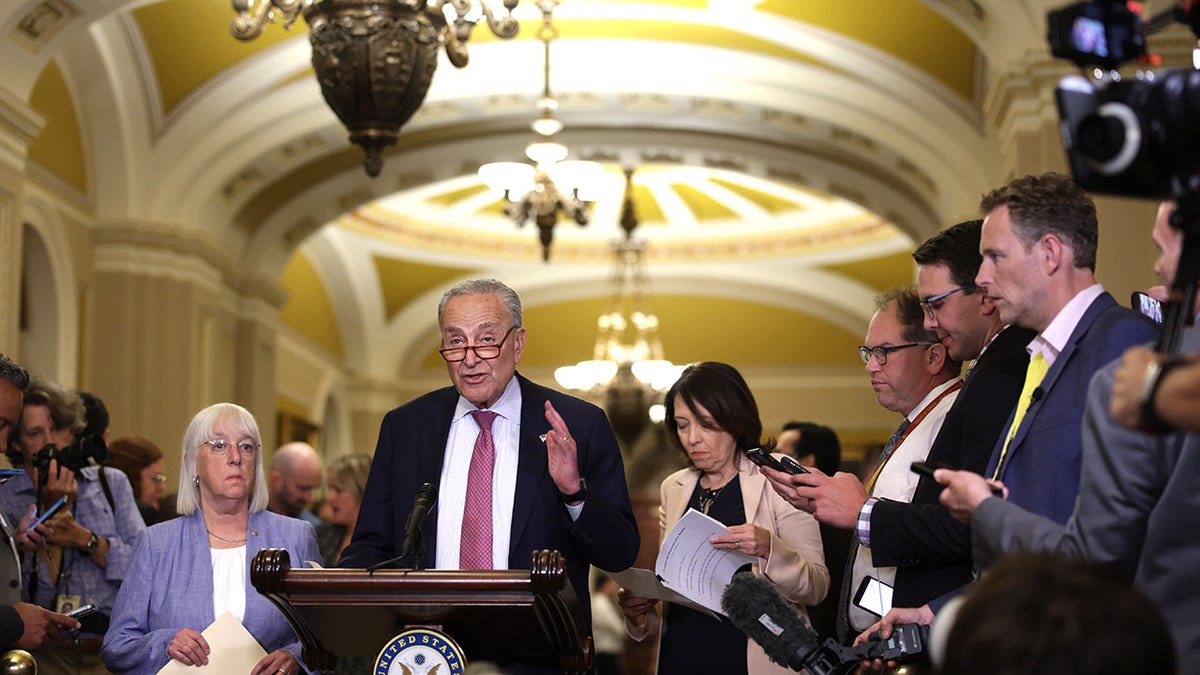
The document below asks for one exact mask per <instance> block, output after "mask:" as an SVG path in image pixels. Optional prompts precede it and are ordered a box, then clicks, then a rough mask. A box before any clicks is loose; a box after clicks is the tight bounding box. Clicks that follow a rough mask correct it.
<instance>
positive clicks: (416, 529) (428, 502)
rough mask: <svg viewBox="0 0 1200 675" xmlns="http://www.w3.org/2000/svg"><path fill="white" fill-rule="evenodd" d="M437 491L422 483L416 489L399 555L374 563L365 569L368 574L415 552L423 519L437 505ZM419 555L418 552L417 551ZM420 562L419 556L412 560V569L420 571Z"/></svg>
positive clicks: (434, 487)
mask: <svg viewBox="0 0 1200 675" xmlns="http://www.w3.org/2000/svg"><path fill="white" fill-rule="evenodd" d="M437 495H438V489H437V486H436V485H434V484H433V483H423V484H422V485H421V487H419V488H417V496H416V498H414V499H413V507H412V511H410V512H409V514H408V522H407V523H406V524H405V525H404V543H403V544H401V545H400V555H398V556H396V557H395V558H391V559H388V560H384V561H383V562H380V563H375V564H374V565H371V566H370V567H368V568H367V571H368V572H374V571H375V570H377V569H379V568H380V567H387V566H388V565H391V564H393V563H396V562H398V561H400V560H403V559H404V557H405V556H407V555H408V554H410V553H413V552H414V551H416V550H417V549H418V548H419V546H418V544H419V543H420V541H421V534H422V531H423V529H424V526H425V518H427V517H428V516H429V510H430V509H432V508H433V505H434V504H436V503H437ZM417 553H419V551H417ZM420 568H421V561H420V558H419V556H418V557H415V558H414V560H413V569H420Z"/></svg>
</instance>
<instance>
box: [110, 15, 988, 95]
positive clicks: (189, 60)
mask: <svg viewBox="0 0 1200 675" xmlns="http://www.w3.org/2000/svg"><path fill="white" fill-rule="evenodd" d="M594 1H595V0H594ZM604 2H606V3H613V4H639V5H652V6H662V7H668V8H675V9H679V10H681V11H680V13H679V19H678V20H670V21H668V20H658V19H656V20H646V21H629V20H627V19H598V18H586V19H574V20H572V19H556V21H555V24H556V26H557V27H558V29H559V31H560V33H561V34H562V35H563V36H564V37H569V38H570V39H639V40H641V39H644V40H657V41H667V42H677V43H689V44H699V45H711V46H717V47H727V48H731V49H737V50H740V51H746V52H751V53H757V54H761V55H764V56H771V57H777V58H783V59H788V60H791V61H796V62H802V63H806V64H810V65H816V66H819V67H822V68H826V69H829V70H834V71H838V72H841V69H840V68H839V67H838V64H837V63H835V62H829V61H824V60H821V59H814V58H813V57H811V56H809V55H807V54H805V53H802V52H800V51H799V50H797V49H789V48H787V47H785V46H783V45H780V44H778V43H777V42H772V41H769V40H765V39H762V38H760V37H758V36H755V35H750V34H747V33H744V32H741V31H739V30H736V29H731V28H725V27H723V26H717V25H705V24H702V23H699V22H695V21H692V17H693V15H691V14H689V11H692V10H701V9H705V8H706V7H707V3H706V2H702V1H700V0H685V1H680V0H641V1H640V2H633V1H632V0H604ZM869 5H870V11H863V6H862V5H861V4H860V3H854V2H845V1H844V0H765V1H764V2H760V3H759V4H758V5H757V6H756V7H755V9H757V10H759V11H763V12H767V13H771V14H776V15H778V16H780V17H782V18H783V19H785V20H789V21H797V22H803V23H807V24H810V25H813V26H816V27H818V28H823V29H826V30H830V31H833V32H835V33H841V34H843V35H846V36H847V37H849V38H851V39H854V40H858V41H860V42H863V43H865V44H869V45H872V46H874V47H875V48H877V49H879V50H881V51H883V52H886V53H889V54H892V55H893V56H895V57H897V58H899V59H902V60H904V61H907V62H908V63H910V64H912V65H913V66H915V67H916V68H918V69H920V70H923V71H925V72H927V73H929V74H930V75H932V76H933V77H934V78H936V79H938V80H940V81H942V82H943V83H944V84H945V85H946V86H948V87H949V88H950V89H952V90H953V91H955V92H956V93H957V94H958V95H959V96H962V97H963V98H966V99H968V100H969V99H970V98H971V97H972V91H973V75H974V72H975V71H974V63H975V58H976V50H975V46H974V44H972V42H971V41H970V39H969V38H968V37H967V36H966V35H965V34H963V33H962V32H961V31H960V30H958V28H957V27H956V26H954V25H953V24H952V23H950V22H949V21H947V20H945V19H944V18H942V17H941V15H939V14H938V13H936V12H934V11H933V10H931V9H929V8H928V7H926V6H925V5H924V4H923V3H922V2H920V0H890V1H889V2H873V3H869ZM132 15H133V18H134V21H135V22H136V24H137V25H138V27H139V29H140V32H141V34H142V40H143V42H144V45H145V48H146V53H147V54H149V56H150V61H151V63H152V66H153V69H154V74H155V77H156V79H157V82H158V89H159V95H160V103H161V105H162V110H163V111H170V110H171V109H172V108H173V107H174V106H175V105H176V104H178V103H179V102H180V101H181V100H182V99H183V98H184V97H185V96H187V94H188V93H189V92H191V91H192V90H194V89H195V88H196V87H199V86H200V85H202V84H203V83H204V82H206V81H207V80H209V79H210V78H212V77H213V76H215V75H217V74H218V73H220V72H221V71H222V70H224V69H226V68H229V67H231V66H233V65H235V64H236V63H237V62H238V61H240V60H242V59H244V58H246V57H247V56H250V55H252V54H254V53H256V52H258V51H260V50H262V49H265V48H267V47H269V46H271V45H274V44H277V43H279V42H281V41H283V40H288V39H302V38H303V36H304V35H305V34H306V32H305V30H304V26H303V25H302V23H301V22H300V21H297V25H295V26H293V27H292V30H291V31H286V30H284V29H283V28H282V26H279V25H270V26H268V27H267V29H266V30H265V31H264V32H263V34H262V35H260V36H259V37H258V38H256V39H254V40H252V41H250V42H241V41H239V40H237V39H235V38H234V37H233V36H232V35H230V33H229V26H230V23H231V22H232V20H233V16H234V15H233V11H232V10H231V9H230V7H229V5H228V4H227V3H220V2H211V0H168V1H166V2H159V3H154V4H150V5H145V6H143V7H140V8H138V9H135V10H133V12H132ZM183 26H186V27H187V30H180V27H183ZM536 28H537V23H536V22H522V27H521V32H520V34H519V35H518V36H517V37H516V38H515V39H517V40H532V39H536V32H537V31H536ZM495 39H496V38H495V37H494V36H492V35H491V34H490V33H489V32H488V31H487V30H483V29H479V30H475V31H474V32H473V34H472V36H471V42H473V43H485V42H489V41H493V40H495Z"/></svg>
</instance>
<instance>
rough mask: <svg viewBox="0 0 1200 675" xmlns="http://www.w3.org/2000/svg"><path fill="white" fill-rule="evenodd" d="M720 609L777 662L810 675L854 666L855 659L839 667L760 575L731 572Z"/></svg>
mask: <svg viewBox="0 0 1200 675" xmlns="http://www.w3.org/2000/svg"><path fill="white" fill-rule="evenodd" d="M721 609H723V610H724V611H725V614H726V616H728V617H729V621H730V622H731V623H733V625H734V626H736V627H737V628H738V630H740V631H742V632H743V633H745V634H746V637H748V638H750V639H751V640H754V641H755V642H757V643H758V644H759V646H761V647H762V648H763V651H765V652H766V653H767V656H768V657H770V659H771V660H772V661H774V662H775V663H778V664H779V665H781V666H784V667H786V668H791V669H792V670H796V671H799V670H801V669H803V668H807V669H808V671H809V672H810V673H812V675H827V674H832V673H837V674H839V675H840V674H845V673H851V672H853V671H854V670H855V669H857V668H858V665H859V662H858V660H852V661H851V662H850V663H848V664H845V665H846V666H847V667H840V666H842V665H843V664H842V660H841V659H840V658H838V656H837V654H836V653H830V650H828V649H825V648H823V647H821V644H820V639H821V638H820V636H819V635H817V633H816V631H814V630H813V629H812V628H809V627H808V624H806V623H805V622H804V619H803V618H802V617H801V616H800V615H799V614H797V613H796V610H795V609H793V608H792V606H791V605H790V604H788V602H787V601H786V600H784V599H783V597H782V596H780V595H779V591H777V590H775V586H773V585H772V584H771V582H770V581H767V580H766V579H764V578H762V577H758V576H755V575H754V574H748V573H741V574H735V575H733V580H732V581H730V582H729V585H728V586H726V587H725V592H724V593H722V594H721ZM830 642H833V641H832V640H830Z"/></svg>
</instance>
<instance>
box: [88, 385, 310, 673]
mask: <svg viewBox="0 0 1200 675" xmlns="http://www.w3.org/2000/svg"><path fill="white" fill-rule="evenodd" d="M179 486H180V487H179V498H178V502H177V508H178V510H179V516H180V517H179V518H177V519H175V520H170V521H167V522H164V523H159V524H158V525H155V526H153V527H151V528H149V529H147V530H146V531H144V532H143V533H142V534H141V535H139V537H138V539H137V541H136V543H135V545H134V551H133V561H132V562H131V563H130V566H129V571H128V572H127V573H126V575H125V581H124V583H122V584H121V590H120V592H119V593H118V594H117V602H116V606H115V607H114V608H113V615H112V624H111V626H110V627H109V630H108V634H107V635H105V638H104V648H103V649H102V650H101V652H100V655H101V657H102V658H103V659H104V663H105V664H106V665H107V666H108V667H109V669H110V670H112V671H113V672H116V673H137V674H142V673H145V674H147V675H149V674H153V673H157V672H158V671H159V670H160V669H161V668H162V667H163V666H164V665H166V664H167V662H168V661H170V660H172V659H173V660H176V661H179V662H180V663H183V664H185V665H195V666H199V665H205V664H207V663H208V654H209V651H210V646H209V644H208V643H207V642H206V641H205V639H204V636H202V635H201V634H200V631H202V630H204V629H205V628H206V627H207V626H208V625H209V624H211V623H212V622H213V621H214V620H215V619H216V618H217V617H220V616H222V615H223V614H225V613H226V612H231V613H232V614H233V615H234V616H235V617H237V619H238V620H239V621H241V622H242V624H243V625H245V626H246V628H247V630H249V631H250V634H251V635H253V636H254V638H255V639H256V640H258V642H259V644H260V645H262V647H263V649H265V650H266V651H267V652H268V653H267V655H266V656H264V657H263V658H262V659H261V660H259V662H258V663H257V664H256V665H255V666H254V669H253V670H252V671H251V675H271V674H276V673H277V674H279V675H296V673H298V672H305V669H304V668H303V666H302V665H301V663H300V641H299V640H298V639H297V638H296V635H295V633H294V632H293V631H292V628H291V626H290V625H288V623H287V621H286V620H285V619H284V618H283V615H282V614H281V613H280V612H279V610H278V609H276V608H275V606H274V605H272V604H271V603H270V602H269V601H268V600H267V599H266V598H264V597H263V596H262V595H260V594H259V593H258V592H257V591H255V589H254V588H253V587H252V586H251V585H250V573H249V569H250V560H251V559H252V558H253V557H254V555H255V554H257V553H258V551H259V550H261V549H264V548H286V549H287V550H288V553H289V554H290V555H291V559H292V564H293V565H294V566H297V567H299V566H301V565H303V564H304V563H305V562H306V561H309V560H320V559H321V558H320V553H319V552H318V550H317V540H316V536H315V535H314V533H313V529H312V526H311V525H309V524H308V523H306V522H304V521H303V520H300V519H298V518H288V517H286V516H280V515H277V514H274V513H271V512H269V511H267V510H266V506H267V485H266V481H265V479H264V478H263V463H262V443H261V437H260V436H259V433H258V424H257V423H256V422H255V421H254V416H253V415H251V414H250V413H249V411H247V410H246V409H245V408H242V407H241V406H238V405H234V404H232V403H217V404H215V405H212V406H209V407H207V408H205V409H204V410H201V411H200V412H199V413H197V414H196V416H195V417H194V418H192V422H191V424H189V425H188V428H187V432H186V433H185V434H184V437H183V461H182V463H181V466H180V470H179Z"/></svg>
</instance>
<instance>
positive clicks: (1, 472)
mask: <svg viewBox="0 0 1200 675" xmlns="http://www.w3.org/2000/svg"><path fill="white" fill-rule="evenodd" d="M24 475H25V469H0V478H12V477H13V476H24Z"/></svg>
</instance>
